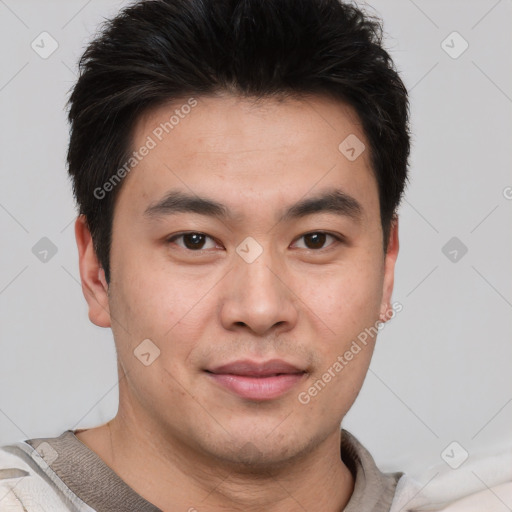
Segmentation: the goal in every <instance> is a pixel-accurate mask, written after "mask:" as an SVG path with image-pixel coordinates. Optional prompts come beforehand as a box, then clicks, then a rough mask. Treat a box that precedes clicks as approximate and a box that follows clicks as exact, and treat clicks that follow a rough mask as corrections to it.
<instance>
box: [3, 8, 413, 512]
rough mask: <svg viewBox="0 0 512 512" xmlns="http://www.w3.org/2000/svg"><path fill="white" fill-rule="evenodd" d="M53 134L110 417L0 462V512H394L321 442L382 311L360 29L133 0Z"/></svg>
mask: <svg viewBox="0 0 512 512" xmlns="http://www.w3.org/2000/svg"><path fill="white" fill-rule="evenodd" d="M69 119H70V122H71V140H70V145H69V152H68V163H69V173H70V175H71V177H72V179H73V188H74V193H75V197H76V199H77V202H78V205H79V210H80V215H79V217H78V219H77V221H76V225H75V233H76V240H77V245H78V251H79V261H80V274H81V279H82V288H83V292H84V295H85V298H86V300H87V303H88V306H89V318H90V320H91V321H92V322H93V323H94V324H96V325H98V326H101V327H110V328H111V329H112V332H113V335H114V340H115V344H116V349H117V355H118V371H119V390H120V396H119V410H118V413H117V415H116V416H115V418H113V419H112V420H111V421H109V422H108V423H107V424H105V425H101V426H98V427H96V428H91V429H81V430H75V431H71V430H68V431H65V432H64V433H63V434H62V435H61V436H59V437H57V438H51V439H31V440H26V441H25V442H22V443H17V444H15V445H12V446H10V447H6V448H4V450H3V451H2V452H1V453H2V455H1V456H0V468H2V469H0V486H1V487H0V489H1V491H2V493H1V495H0V499H1V500H2V501H0V510H2V511H3V510H20V511H21V510H27V511H29V512H32V511H38V510H51V511H52V512H53V511H64V510H79V511H90V510H98V511H107V510H108V511H128V510H136V511H156V510H164V511H173V512H174V511H189V512H192V511H196V510H197V511H199V512H200V511H212V512H216V511H220V510H224V511H225V510H232V511H261V510H265V511H268V512H276V511H299V510H301V511H304V510H307V511H319V510H322V511H333V512H334V511H341V510H346V511H376V512H377V511H389V510H392V511H398V510H412V507H413V506H414V503H415V502H417V501H418V500H417V499H416V498H415V495H416V494H417V493H418V489H417V488H416V487H415V486H414V485H413V484H412V483H411V482H410V481H409V480H407V479H406V477H405V476H403V475H402V474H401V473H395V474H384V473H381V472H380V471H379V469H378V468H377V466H376V465H375V463H374V461H373V459H372V457H371V455H370V454H369V453H368V452H367V451H366V450H365V449H364V447H363V446H362V445H361V444H360V443H359V442H358V441H357V439H356V438H355V437H354V436H352V435H351V434H349V433H348V432H347V431H345V430H341V429H340V423H341V421H342V419H343V417H344V416H345V414H346V413H347V411H348V410H349V409H350V407H351V406H352V404H353V403H354V400H355V399H356V396H357V394H358V392H359V390H360V389H361V386H362V383H363V380H364V377H365V375H366V372H367V370H368V367H369V364H370V360H371V356H372V352H373V348H374V345H375V341H376V334H377V332H378V330H379V329H380V328H381V326H382V325H383V322H386V321H387V320H389V319H390V318H392V317H393V316H394V314H395V312H396V311H397V310H398V309H399V308H400V304H398V303H393V301H392V290H393V278H394V266H395V261H396V259H397V254H398V246H399V244H398V220H397V216H396V210H397V207H398V204H399V202H400V198H401V195H402V192H403V190H404V185H405V183H406V179H407V162H408V155H409V132H408V104H407V93H406V90H405V87H404V85H403V83H402V81H401V80H400V78H399V76H398V74H397V72H396V70H395V68H394V66H393V63H392V61H391V59H390V57H389V55H388V54H387V53H386V51H385V50H384V49H383V47H382V44H381V35H380V26H379V24H378V23H377V22H376V21H374V20H371V19H369V18H368V17H366V16H365V15H364V14H363V13H362V12H361V11H360V10H358V9H357V8H356V7H354V6H351V5H345V4H342V3H339V2H338V1H337V0H300V1H299V0H279V1H273V2H262V1H261V0H246V1H219V0H186V1H185V0H160V1H142V2H137V3H135V4H134V5H133V6H131V7H128V8H126V9H125V10H124V11H123V12H121V13H120V14H119V15H118V16H117V17H116V18H115V19H113V20H112V21H111V22H110V23H109V24H108V25H107V26H106V27H105V29H104V30H103V32H102V34H101V35H100V36H99V37H98V38H97V39H96V40H95V41H93V42H92V43H91V45H90V46H89V47H88V49H87V51H86V52H85V54H84V56H83V57H82V60H81V74H80V78H79V79H78V82H77V84H76V86H75V88H74V90H73V93H72V96H71V99H70V111H69ZM415 500H416V501H415Z"/></svg>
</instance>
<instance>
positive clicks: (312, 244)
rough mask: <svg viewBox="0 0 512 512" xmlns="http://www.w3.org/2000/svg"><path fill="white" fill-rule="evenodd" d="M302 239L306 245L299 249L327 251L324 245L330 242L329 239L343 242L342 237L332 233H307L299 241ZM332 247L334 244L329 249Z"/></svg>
mask: <svg viewBox="0 0 512 512" xmlns="http://www.w3.org/2000/svg"><path fill="white" fill-rule="evenodd" d="M301 239H304V244H303V246H302V247H299V249H312V250H318V249H325V248H326V247H324V244H325V243H326V241H328V239H333V240H335V241H336V242H342V238H341V237H339V236H336V235H332V234H330V233H325V232H324V231H314V232H312V233H306V234H305V235H302V236H301V237H300V238H299V239H298V240H301ZM296 244H297V242H296ZM331 245H332V243H331V244H329V245H328V246H327V247H329V246H331Z"/></svg>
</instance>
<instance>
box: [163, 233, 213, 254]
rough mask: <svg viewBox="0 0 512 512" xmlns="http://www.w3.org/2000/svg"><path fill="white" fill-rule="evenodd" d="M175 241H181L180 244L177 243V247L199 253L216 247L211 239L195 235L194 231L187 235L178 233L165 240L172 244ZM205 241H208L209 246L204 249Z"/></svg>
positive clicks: (198, 234) (199, 234) (206, 236)
mask: <svg viewBox="0 0 512 512" xmlns="http://www.w3.org/2000/svg"><path fill="white" fill-rule="evenodd" d="M176 240H181V241H182V243H177V244H176V245H178V246H179V247H182V248H183V249H188V250H191V251H200V250H203V249H214V248H215V247H216V243H215V241H214V240H213V238H211V237H209V236H208V235H205V234H204V233H197V232H195V231H191V232H188V233H180V234H178V235H173V236H171V237H170V238H168V239H167V242H169V243H173V242H175V241H176ZM207 240H210V246H209V247H207V246H206V247H205V245H208V244H207Z"/></svg>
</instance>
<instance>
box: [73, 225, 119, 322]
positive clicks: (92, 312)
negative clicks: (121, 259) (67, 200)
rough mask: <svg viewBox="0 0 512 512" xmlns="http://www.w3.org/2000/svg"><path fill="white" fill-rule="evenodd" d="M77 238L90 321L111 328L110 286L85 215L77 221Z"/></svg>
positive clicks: (81, 276) (81, 275) (83, 290)
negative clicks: (95, 249)
mask: <svg viewBox="0 0 512 512" xmlns="http://www.w3.org/2000/svg"><path fill="white" fill-rule="evenodd" d="M75 238H76V244H77V246H78V258H79V267H80V278H81V281H82V292H83V294H84V297H85V300H86V301H87V304H88V305H89V320H90V321H91V322H92V323H93V324H96V325H97V326H99V327H110V326H111V324H110V309H109V303H108V285H107V281H106V279H105V272H104V270H103V268H102V267H101V265H100V263H99V261H98V258H97V257H96V252H95V251H94V246H93V242H92V236H91V232H90V231H89V226H88V225H87V219H86V217H85V216H84V215H79V216H78V218H77V219H76V222H75Z"/></svg>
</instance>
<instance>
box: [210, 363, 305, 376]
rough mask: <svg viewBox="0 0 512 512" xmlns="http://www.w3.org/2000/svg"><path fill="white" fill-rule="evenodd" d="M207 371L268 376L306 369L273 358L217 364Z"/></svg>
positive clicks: (302, 371) (299, 371) (300, 371)
mask: <svg viewBox="0 0 512 512" xmlns="http://www.w3.org/2000/svg"><path fill="white" fill-rule="evenodd" d="M207 371H209V372H210V373H217V374H232V375H245V376H249V377H251V376H255V377H266V376H270V375H277V374H280V373H304V370H301V369H300V368H297V367H296V366H294V365H293V364H291V363H287V362H286V361H283V360H282V359H271V360H269V361H263V362H257V361H251V360H248V359H244V360H240V361H234V362H232V363H227V364H223V365H221V366H216V367H215V368H210V369H208V370H207Z"/></svg>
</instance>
